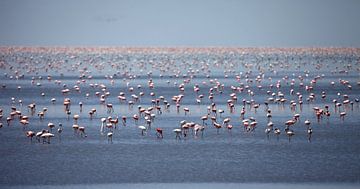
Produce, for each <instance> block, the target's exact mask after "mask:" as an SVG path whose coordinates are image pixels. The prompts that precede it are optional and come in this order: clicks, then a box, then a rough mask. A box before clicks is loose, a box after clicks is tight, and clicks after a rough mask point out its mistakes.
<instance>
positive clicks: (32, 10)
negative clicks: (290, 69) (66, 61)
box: [0, 0, 360, 47]
mask: <svg viewBox="0 0 360 189" xmlns="http://www.w3.org/2000/svg"><path fill="white" fill-rule="evenodd" d="M359 20H360V0H0V46H14V45H15V46H16V45H21V46H22V45H26V46H145V47H146V46H161V47H168V46H171V47H173V46H190V47H192V46H193V47H203V46H231V47H328V46H332V47H334V46H335V47H360V21H359Z"/></svg>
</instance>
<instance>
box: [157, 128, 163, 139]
mask: <svg viewBox="0 0 360 189" xmlns="http://www.w3.org/2000/svg"><path fill="white" fill-rule="evenodd" d="M156 136H157V137H158V138H164V135H163V130H162V129H161V128H156Z"/></svg>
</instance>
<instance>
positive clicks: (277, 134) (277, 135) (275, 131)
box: [274, 128, 281, 140]
mask: <svg viewBox="0 0 360 189" xmlns="http://www.w3.org/2000/svg"><path fill="white" fill-rule="evenodd" d="M280 133H281V131H280V129H279V128H275V129H274V134H275V135H276V137H277V140H279V135H280Z"/></svg>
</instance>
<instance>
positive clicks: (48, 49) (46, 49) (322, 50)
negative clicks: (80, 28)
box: [0, 46, 360, 54]
mask: <svg viewBox="0 0 360 189" xmlns="http://www.w3.org/2000/svg"><path fill="white" fill-rule="evenodd" d="M14 52H32V53H52V52H53V53H59V52H61V53H79V52H81V53H130V54H132V53H154V54H157V53H165V54H166V53H174V54H177V53H184V52H187V53H195V54H197V53H215V54H222V53H245V54H247V53H250V54H251V53H264V54H276V53H280V54H283V53H286V54H288V53H290V54H303V53H305V54H307V53H312V54H360V48H354V47H298V48H297V47H295V48H294V47H290V48H278V47H211V46H210V47H185V46H179V47H151V46H150V47H131V46H129V47H126V46H118V47H116V46H0V53H14Z"/></svg>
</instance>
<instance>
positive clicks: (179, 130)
mask: <svg viewBox="0 0 360 189" xmlns="http://www.w3.org/2000/svg"><path fill="white" fill-rule="evenodd" d="M173 132H174V133H175V134H176V137H175V138H176V139H181V137H180V134H181V132H182V131H181V129H174V130H173Z"/></svg>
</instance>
